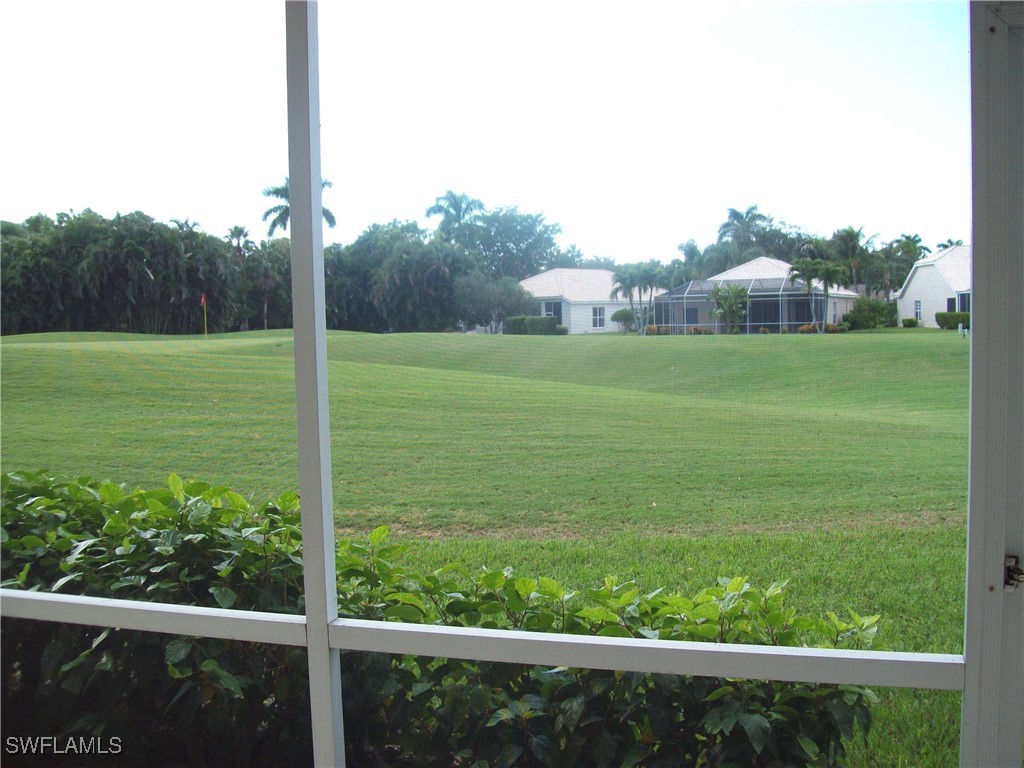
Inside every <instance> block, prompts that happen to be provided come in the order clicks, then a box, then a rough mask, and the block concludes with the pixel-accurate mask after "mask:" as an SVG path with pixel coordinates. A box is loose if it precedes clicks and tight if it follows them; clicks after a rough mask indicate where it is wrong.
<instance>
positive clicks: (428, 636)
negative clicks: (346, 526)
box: [0, 589, 964, 690]
mask: <svg viewBox="0 0 1024 768" xmlns="http://www.w3.org/2000/svg"><path fill="white" fill-rule="evenodd" d="M0 611H2V614H3V616H4V617H5V618H19V619H36V620H42V621H59V622H66V623H70V624H85V625H89V626H98V627H114V628H118V629H136V630H142V631H148V632H160V633H164V634H172V635H188V636H196V637H200V636H201V637H218V638H223V639H227V640H242V641H247V642H261V643H273V644H277V645H293V646H303V645H306V620H305V617H304V616H292V615H288V614H278V613H260V612H251V611H233V610H225V609H221V608H201V607H198V606H185V605H166V604H163V603H144V602H140V601H137V600H111V599H109V598H100V597H85V596H81V595H59V594H52V593H48V592H23V591H20V590H12V589H3V590H0ZM329 632H330V635H329V636H330V645H331V647H332V648H335V649H338V650H348V651H376V652H380V653H393V654H407V655H417V656H437V657H445V658H459V659H474V660H478V661H496V662H508V663H512V664H537V665H543V666H552V667H556V666H569V667H578V668H586V669H617V670H625V671H635V672H656V673H664V674H677V675H700V676H710V677H743V678H748V679H763V680H790V681H802V682H808V683H851V684H858V685H882V686H892V687H901V688H930V689H939V690H962V689H963V685H964V659H963V657H962V656H959V655H955V654H930V653H891V652H884V651H852V650H834V649H827V648H793V647H777V646H753V645H728V644H720V643H695V642H686V641H676V640H646V639H626V638H610V637H594V636H589V635H562V634H543V633H537V632H522V631H515V630H501V629H497V630H495V629H478V628H467V627H443V626H434V625H423V624H400V623H397V622H381V621H365V620H360V619H337V620H335V621H333V622H332V623H331V624H330V629H329Z"/></svg>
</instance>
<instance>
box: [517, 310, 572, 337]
mask: <svg viewBox="0 0 1024 768" xmlns="http://www.w3.org/2000/svg"><path fill="white" fill-rule="evenodd" d="M557 329H558V318H557V317H555V316H554V315H534V316H532V317H527V318H526V334H527V335H528V336H554V335H555V334H556V333H557ZM566 332H567V333H568V331H566Z"/></svg>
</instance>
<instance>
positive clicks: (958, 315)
mask: <svg viewBox="0 0 1024 768" xmlns="http://www.w3.org/2000/svg"><path fill="white" fill-rule="evenodd" d="M935 322H936V323H937V324H938V326H939V328H945V329H946V330H947V331H955V330H957V328H959V327H960V324H961V323H963V326H964V328H965V329H969V328H970V327H971V313H970V312H936V313H935Z"/></svg>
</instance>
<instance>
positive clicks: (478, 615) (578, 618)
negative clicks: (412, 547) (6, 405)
mask: <svg viewBox="0 0 1024 768" xmlns="http://www.w3.org/2000/svg"><path fill="white" fill-rule="evenodd" d="M0 483H2V495H3V499H2V536H0V538H2V568H3V577H4V580H3V586H4V587H9V588H19V589H32V590H41V591H57V592H64V593H75V594H86V595H97V596H106V597H120V598H132V599H139V600H150V601H158V602H170V603H178V604H184V603H188V604H196V605H207V606H220V607H223V608H231V609H234V610H266V611H278V612H284V613H301V612H302V610H303V603H302V594H301V588H302V580H301V540H300V536H299V534H300V531H299V515H298V499H297V497H296V495H295V494H285V495H283V496H281V497H279V498H277V499H274V500H272V501H268V502H266V503H264V504H261V505H258V506H254V505H252V504H250V503H249V501H247V500H246V499H245V498H243V497H242V496H240V495H238V494H236V493H233V492H232V491H231V490H229V489H227V488H223V487H213V486H210V485H209V484H207V483H201V482H189V483H185V482H182V481H181V480H180V479H178V478H177V477H175V476H173V475H172V476H171V478H170V481H169V484H168V487H167V488H160V489H155V490H149V491H143V490H136V491H128V490H127V489H125V488H124V487H123V486H120V485H115V484H112V483H98V482H95V481H93V480H90V479H88V478H78V479H73V480H67V479H56V478H52V477H49V476H48V475H46V474H45V473H25V472H21V473H12V474H8V475H5V476H3V478H2V479H0ZM401 558H402V548H401V547H400V546H398V545H396V544H393V543H392V542H391V541H390V539H389V535H388V532H387V530H386V529H384V528H380V529H378V530H376V531H374V532H373V533H372V534H370V536H369V537H368V538H367V539H366V540H365V541H341V542H339V544H338V548H337V566H338V568H337V570H338V602H339V611H340V613H341V615H342V616H348V617H358V618H366V619H376V620H385V621H388V620H392V621H406V622H419V623H436V624H445V625H451V626H465V627H486V628H515V629H523V630H530V631H538V632H561V633H572V634H590V635H601V636H610V637H631V638H644V637H646V638H660V639H668V640H691V641H692V640H699V641H717V642H729V643H755V644H767V645H782V646H804V645H820V646H827V647H852V648H867V647H870V646H871V644H872V641H873V639H874V636H875V633H876V631H877V621H878V617H877V616H866V617H861V616H858V615H857V614H855V613H853V612H852V611H851V612H850V615H849V617H848V618H845V619H844V618H840V617H839V616H838V615H837V614H835V613H828V614H826V615H825V616H823V617H809V616H798V615H797V614H796V612H795V610H794V609H792V608H789V607H787V606H786V603H785V593H786V585H785V583H781V584H773V585H771V586H770V587H768V588H767V589H758V588H755V587H752V586H751V585H750V584H748V583H747V582H746V580H745V579H743V578H725V579H721V580H720V582H719V583H718V584H717V585H715V586H712V587H709V588H707V589H704V590H701V591H700V592H698V593H696V594H695V595H682V594H678V593H672V592H667V591H664V590H655V591H653V592H646V593H645V592H642V591H641V590H640V588H639V587H638V586H637V585H636V584H635V583H632V582H626V583H619V582H617V581H616V580H615V579H614V578H612V577H607V578H605V579H604V581H603V582H601V583H599V584H597V585H596V586H594V587H592V588H589V589H584V590H582V591H575V590H569V589H566V588H565V587H563V586H562V585H560V584H558V583H557V582H556V581H554V580H552V579H550V578H547V577H543V576H541V577H538V578H526V577H521V576H518V575H516V574H515V573H514V572H513V570H512V569H511V568H505V569H503V570H489V569H482V570H480V571H478V572H475V573H470V572H468V571H466V570H464V569H462V568H459V567H448V568H443V569H440V570H438V571H434V572H431V573H416V572H411V571H407V570H405V569H403V568H401V567H400V566H399V563H400V561H401ZM0 635H2V643H3V648H2V660H0V661H2V666H3V675H4V687H3V700H2V705H3V709H2V712H3V730H4V733H5V734H38V733H46V734H55V735H79V734H84V735H89V734H94V735H99V734H105V735H107V736H118V737H119V738H121V740H122V745H123V748H122V752H121V755H120V756H119V757H120V759H121V760H122V761H124V762H128V763H131V762H134V763H135V764H140V765H142V764H146V763H148V762H149V761H150V760H151V757H152V755H154V754H160V755H163V756H165V758H164V759H166V760H167V761H169V762H171V763H187V764H193V765H204V764H205V765H225V766H228V765H300V764H308V763H309V762H311V748H310V733H309V709H308V692H307V679H306V666H305V658H304V653H303V651H301V650H300V649H295V648H283V647H276V646H267V645H258V644H251V643H238V642H228V641H223V640H210V639H199V638H187V637H175V636H166V635H159V634H152V633H142V632H135V631H123V630H122V631H111V630H100V629H95V628H86V627H76V626H71V625H61V624H56V623H49V622H37V621H25V620H5V621H4V622H3V629H2V633H0ZM342 690H343V701H344V714H345V743H346V750H347V753H348V758H349V760H350V763H351V764H353V765H360V766H375V765H381V766H382V765H422V766H453V765H463V766H473V767H474V768H491V767H494V766H512V765H519V766H588V765H593V766H669V765H672V766H676V765H708V766H730V765H731V766H782V765H812V766H832V765H842V764H844V760H845V746H844V740H846V739H850V738H852V737H853V736H854V734H855V732H856V731H857V730H858V729H860V730H863V731H865V732H866V731H867V730H868V728H869V727H870V724H871V711H870V705H871V704H872V703H873V702H874V701H876V699H875V697H874V695H873V694H872V692H871V691H870V690H868V689H866V688H862V687H859V686H849V685H842V686H830V685H812V684H804V683H785V682H781V683H780V682H764V681H751V680H733V679H720V678H701V677H681V676H674V675H650V674H641V673H632V672H612V671H601V670H585V669H568V668H555V669H551V668H546V667H538V666H534V667H528V666H523V665H512V664H500V663H490V662H472V661H461V660H454V659H436V658H425V657H413V656H407V657H400V656H388V655H383V654H370V653H344V654H343V655H342ZM108 759H109V758H108ZM85 762H87V761H86V760H85V759H83V760H82V761H80V763H81V764H84V763H85Z"/></svg>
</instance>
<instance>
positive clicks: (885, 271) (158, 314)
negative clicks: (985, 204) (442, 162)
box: [0, 179, 960, 334]
mask: <svg viewBox="0 0 1024 768" xmlns="http://www.w3.org/2000/svg"><path fill="white" fill-rule="evenodd" d="M324 186H325V187H328V186H330V183H329V182H324ZM264 194H266V195H267V196H268V197H273V198H275V199H278V200H280V201H281V204H279V205H277V206H274V207H272V208H270V209H269V210H267V211H266V213H265V214H264V219H265V220H266V219H267V218H272V219H273V220H272V222H271V227H270V231H271V233H273V232H274V231H276V230H277V229H279V228H281V229H283V228H284V227H286V226H287V223H288V220H289V217H290V210H289V205H288V202H289V201H288V196H289V189H288V181H287V179H286V180H285V183H284V185H282V186H280V187H271V188H268V189H267V190H265V191H264ZM427 215H428V216H440V217H441V219H440V222H439V224H438V226H437V228H436V229H435V230H427V229H423V228H421V227H420V226H419V225H418V224H415V223H412V222H398V221H393V222H391V223H389V224H375V225H372V226H370V227H368V228H367V229H366V231H364V232H363V234H362V235H360V236H359V237H358V238H356V240H355V241H354V242H352V243H351V244H348V245H341V244H331V245H328V246H326V247H325V249H324V271H325V293H326V311H327V325H328V327H329V328H332V329H346V330H355V331H377V332H380V331H387V330H393V331H436V330H445V329H450V328H458V327H462V328H465V327H467V326H471V325H475V324H481V325H483V324H486V325H487V326H489V327H490V328H491V329H492V330H493V329H495V328H497V327H498V326H499V325H500V322H501V320H503V319H504V318H505V317H508V316H511V315H513V314H526V313H529V312H536V311H537V310H538V307H537V306H536V302H535V301H534V300H533V299H532V298H530V297H529V296H528V295H527V294H526V293H525V292H524V291H523V290H522V288H521V287H520V286H519V284H518V281H519V280H521V279H523V278H525V277H528V276H530V275H534V274H537V273H539V272H542V271H544V270H547V269H553V268H555V267H586V268H603V269H611V270H613V271H614V273H615V291H614V293H613V296H614V297H621V298H624V299H626V300H627V301H628V302H629V303H630V305H631V307H633V317H634V318H635V327H636V328H637V330H638V331H639V332H640V333H644V332H645V329H646V327H647V325H648V323H650V322H653V311H652V310H653V300H654V294H655V293H656V291H657V289H659V288H673V287H675V286H678V285H681V284H683V283H685V282H686V281H687V280H692V279H705V278H708V277H711V276H713V275H715V274H718V273H720V272H723V271H725V270H727V269H729V268H731V267H733V266H736V265H738V264H741V263H743V262H745V261H748V260H750V259H753V258H756V257H758V256H768V257H772V258H776V259H781V260H783V261H786V262H788V263H790V264H793V265H794V267H795V270H794V274H796V275H804V274H805V273H807V274H808V277H809V278H810V277H812V274H811V273H813V277H823V276H824V275H825V274H826V273H827V274H828V275H829V276H830V278H831V279H830V280H828V281H827V282H829V283H830V284H833V285H835V284H852V285H859V286H861V290H863V291H864V292H865V293H867V294H868V295H875V296H879V297H884V298H885V299H886V300H888V299H889V298H890V296H891V295H892V293H893V292H894V291H895V290H898V289H899V287H900V286H901V285H902V283H903V281H904V280H905V279H906V276H907V274H909V272H910V269H911V267H912V266H913V264H914V262H915V261H916V260H917V259H919V258H921V257H922V256H924V255H927V254H928V253H929V252H930V249H929V248H927V247H926V246H924V245H923V244H922V242H921V238H920V236H918V235H912V234H903V235H901V236H900V237H899V238H897V239H895V240H892V241H890V242H884V243H881V244H880V245H878V246H876V245H875V239H876V238H874V237H865V235H864V228H863V227H844V228H842V229H839V230H837V231H836V232H834V233H833V234H832V236H831V237H828V238H823V237H817V236H814V235H810V234H807V233H805V232H803V231H801V230H800V229H798V228H795V227H791V226H789V225H787V224H784V223H776V221H775V220H774V219H773V218H772V217H771V216H769V215H767V214H765V213H762V212H760V211H759V210H758V208H757V206H750V207H748V208H746V209H745V210H741V209H736V208H730V209H728V211H727V214H726V220H725V221H724V222H723V223H722V225H721V226H720V227H719V229H718V239H717V240H716V241H715V242H714V243H711V244H709V245H707V246H706V247H704V248H703V249H702V248H701V247H700V246H699V245H698V244H697V243H696V242H695V241H694V240H692V239H691V240H687V241H686V242H684V243H683V244H681V245H680V246H679V251H680V258H677V259H675V260H673V261H672V262H671V263H669V264H667V265H665V264H662V263H660V262H657V261H647V262H637V263H633V264H617V263H615V262H614V261H613V260H611V259H607V258H603V257H600V256H589V257H588V256H587V255H585V254H584V253H583V252H582V251H580V249H579V248H577V247H576V246H575V245H572V246H570V247H569V248H567V249H564V250H563V249H561V248H560V247H559V245H558V242H557V238H558V236H559V235H560V234H561V228H560V227H559V225H558V224H555V223H551V222H548V221H547V220H546V219H545V217H544V215H543V214H536V213H522V212H520V211H519V210H518V208H515V207H508V208H498V209H495V210H488V208H487V207H486V206H485V205H484V203H483V202H481V201H480V200H477V199H475V198H473V197H470V196H468V195H465V194H459V193H455V192H453V191H451V190H449V191H447V192H446V193H445V194H444V195H441V196H439V197H438V198H437V199H436V200H435V202H434V205H432V206H431V207H430V208H428V209H427ZM324 217H325V219H326V220H327V221H328V223H329V224H332V225H333V220H334V217H333V215H332V214H331V212H330V211H328V210H326V209H325V210H324ZM0 236H2V238H0V239H2V248H0V259H2V261H0V301H2V303H0V313H2V323H3V325H2V332H3V333H5V334H10V333H32V332H39V331H52V330H67V331H72V330H107V331H128V332H141V333H201V332H202V328H203V311H202V310H203V297H204V296H205V301H206V310H207V318H208V321H209V328H210V330H211V331H213V332H217V331H228V330H237V329H247V328H248V329H260V328H281V327H288V326H290V325H291V317H292V305H291V258H290V243H289V240H288V239H287V238H276V239H271V238H268V239H267V240H263V241H261V242H260V243H258V244H257V243H255V242H253V241H252V240H250V239H249V232H248V231H247V230H246V229H245V228H244V227H239V226H236V227H232V228H231V229H230V230H229V231H228V232H227V234H226V235H225V236H224V237H223V238H218V237H214V236H211V235H208V234H206V233H204V232H203V231H202V230H201V228H200V227H199V225H198V224H197V223H196V222H193V221H190V220H189V219H187V218H186V219H181V220H178V219H174V220H172V223H171V224H163V223H160V222H157V221H155V220H154V219H152V218H151V217H149V216H147V215H145V214H144V213H141V212H134V213H129V214H123V215H122V214H118V215H116V216H115V217H114V218H112V219H106V218H104V217H103V216H100V215H99V214H97V213H95V212H93V211H90V210H86V211H83V212H81V213H77V214H76V213H61V214H58V215H57V216H56V218H55V219H51V218H49V217H47V216H44V215H41V214H40V215H37V216H33V217H31V218H29V219H27V220H26V221H24V222H22V223H20V224H17V223H12V222H6V221H5V222H2V224H0ZM957 244H960V241H959V240H954V239H952V238H950V239H948V240H947V241H945V242H943V243H940V244H939V247H942V248H944V247H949V246H951V245H957ZM808 269H809V270H810V272H808V271H807V270H808ZM610 298H611V297H610ZM723 319H725V318H724V316H723ZM816 319H817V318H816ZM727 322H728V321H727Z"/></svg>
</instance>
